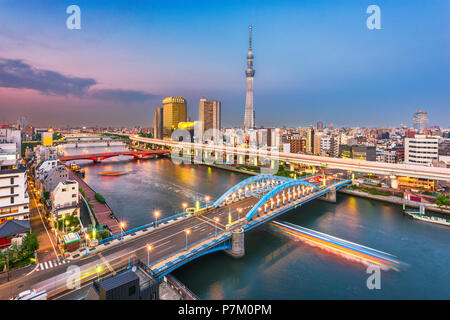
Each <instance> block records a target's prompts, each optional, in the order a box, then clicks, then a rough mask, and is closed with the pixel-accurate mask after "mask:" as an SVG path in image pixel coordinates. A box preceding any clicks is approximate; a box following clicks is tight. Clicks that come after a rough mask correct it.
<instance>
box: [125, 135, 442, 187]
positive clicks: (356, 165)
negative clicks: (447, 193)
mask: <svg viewBox="0 0 450 320" xmlns="http://www.w3.org/2000/svg"><path fill="white" fill-rule="evenodd" d="M127 136H128V137H129V138H130V139H131V140H133V141H137V142H141V143H148V144H153V145H159V146H164V147H169V148H178V149H186V148H187V149H189V150H192V151H195V152H196V153H198V154H210V153H211V152H217V153H220V154H222V156H223V157H224V158H223V159H225V161H224V163H226V164H232V163H234V161H235V160H234V157H235V156H249V157H259V158H260V159H268V160H275V161H285V162H289V163H294V164H303V165H311V166H317V167H327V168H333V169H341V170H348V171H352V172H364V173H373V174H380V175H389V176H396V177H398V176H405V177H412V178H422V179H431V180H443V181H450V168H437V167H426V166H415V165H408V164H397V163H384V162H375V161H364V160H353V159H341V158H330V157H320V156H312V155H306V154H297V153H284V152H278V151H267V150H264V149H250V148H239V147H232V146H227V145H214V144H200V143H191V142H178V141H171V140H159V139H151V138H143V137H140V136H138V135H127ZM228 155H232V157H228ZM231 158H232V159H231ZM223 159H222V160H223Z"/></svg>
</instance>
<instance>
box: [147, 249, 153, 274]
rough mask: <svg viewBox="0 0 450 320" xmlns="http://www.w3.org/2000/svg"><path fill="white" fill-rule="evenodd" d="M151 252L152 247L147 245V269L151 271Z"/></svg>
mask: <svg viewBox="0 0 450 320" xmlns="http://www.w3.org/2000/svg"><path fill="white" fill-rule="evenodd" d="M150 251H152V246H151V245H149V244H148V245H147V267H148V268H149V269H150Z"/></svg>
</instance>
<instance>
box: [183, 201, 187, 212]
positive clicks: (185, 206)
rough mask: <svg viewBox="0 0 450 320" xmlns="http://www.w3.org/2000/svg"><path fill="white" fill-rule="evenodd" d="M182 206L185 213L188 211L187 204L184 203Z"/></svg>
mask: <svg viewBox="0 0 450 320" xmlns="http://www.w3.org/2000/svg"><path fill="white" fill-rule="evenodd" d="M182 206H183V209H184V211H186V209H187V207H188V204H187V203H186V202H183V204H182Z"/></svg>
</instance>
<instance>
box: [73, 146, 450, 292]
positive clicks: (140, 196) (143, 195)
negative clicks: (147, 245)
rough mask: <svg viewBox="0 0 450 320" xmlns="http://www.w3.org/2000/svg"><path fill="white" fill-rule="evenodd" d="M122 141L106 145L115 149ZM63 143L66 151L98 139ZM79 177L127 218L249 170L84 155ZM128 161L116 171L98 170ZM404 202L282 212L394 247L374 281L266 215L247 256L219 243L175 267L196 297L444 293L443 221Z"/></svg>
mask: <svg viewBox="0 0 450 320" xmlns="http://www.w3.org/2000/svg"><path fill="white" fill-rule="evenodd" d="M118 148H120V147H111V148H109V151H115V150H117V149H118ZM99 149H100V148H79V149H65V152H66V153H67V154H77V153H82V152H84V153H87V152H89V153H95V152H100V151H105V149H104V148H101V149H102V150H99ZM81 164H82V166H83V168H84V170H85V172H86V181H87V183H89V184H90V185H91V186H92V187H93V188H94V189H95V190H96V191H97V192H99V193H101V194H102V195H103V196H104V197H105V198H106V200H107V202H108V204H109V205H110V207H111V208H112V210H113V211H114V213H115V214H116V215H117V217H118V218H119V219H121V220H124V221H126V224H127V227H128V228H132V227H136V226H139V225H142V224H145V223H148V222H150V221H152V220H153V214H152V213H153V212H154V210H156V209H158V210H160V211H161V216H162V217H164V216H168V215H172V214H174V213H178V212H181V211H182V203H183V202H188V203H189V204H190V205H193V204H194V202H195V201H204V198H205V196H206V195H208V196H210V197H211V198H212V200H214V199H216V198H218V197H219V196H220V195H221V194H222V193H223V192H225V191H226V190H227V189H228V188H229V187H231V186H233V185H234V184H236V183H238V182H239V181H241V180H243V179H245V178H246V177H247V176H246V175H243V174H239V173H233V172H229V171H225V170H220V169H214V168H210V167H207V166H198V165H175V164H173V163H172V162H171V161H170V160H169V159H157V160H138V161H136V160H131V161H128V160H127V158H126V157H119V158H114V159H108V160H105V161H104V162H102V163H100V164H96V165H93V164H91V162H89V161H83V162H81ZM119 170H120V171H126V172H127V174H126V175H123V176H116V177H105V176H99V175H98V173H99V172H101V171H119ZM401 213H402V208H401V206H397V205H393V204H388V203H383V202H379V201H374V200H369V199H363V198H358V197H354V196H348V195H344V194H338V201H337V203H336V204H331V203H326V202H323V201H320V200H315V201H313V202H311V203H308V204H306V205H304V206H301V207H299V208H297V209H295V210H292V211H290V212H288V213H286V214H284V215H282V216H281V217H280V218H279V220H281V221H288V222H291V223H294V224H297V225H300V226H303V227H306V228H310V229H314V230H317V231H320V232H323V233H327V234H330V235H333V236H337V237H340V238H343V239H345V240H349V241H352V242H356V243H358V244H361V245H365V246H368V247H371V248H374V249H378V250H381V251H384V252H387V253H390V254H393V255H395V256H397V257H398V259H399V260H401V261H402V262H404V263H406V264H408V266H407V267H406V268H404V269H403V270H401V271H399V272H397V271H393V270H390V271H381V282H380V283H381V289H379V290H377V289H373V290H369V289H368V287H367V284H366V282H367V278H368V277H369V276H370V274H368V273H367V272H366V269H367V266H365V265H363V264H362V263H360V262H356V261H351V260H348V259H347V258H344V257H341V256H337V255H336V254H334V253H331V252H327V251H325V250H323V249H321V248H317V247H313V246H311V245H309V244H307V243H304V242H302V241H299V240H292V239H291V238H288V237H286V236H285V235H284V234H281V233H279V232H277V231H275V230H274V229H273V227H271V226H270V225H266V226H264V227H261V228H259V229H255V230H252V231H250V232H249V233H246V235H245V237H246V240H245V250H246V254H245V257H244V258H242V259H239V260H235V259H232V258H231V257H229V256H227V255H226V254H224V253H221V252H217V253H213V254H210V255H206V256H203V257H201V258H199V259H197V260H195V261H192V262H190V263H189V264H187V265H185V266H183V267H182V268H180V269H178V270H176V271H175V272H174V275H175V276H176V277H177V278H179V279H180V280H181V281H182V282H184V283H185V284H186V285H187V286H188V287H189V288H190V289H191V290H192V291H193V292H195V293H196V294H197V295H198V296H199V297H200V298H201V299H450V268H449V267H448V262H449V261H450V228H448V227H446V226H440V225H435V224H429V223H425V222H420V221H415V220H412V219H410V218H408V217H406V216H403V215H402V214H401Z"/></svg>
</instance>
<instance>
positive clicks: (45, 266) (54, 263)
mask: <svg viewBox="0 0 450 320" xmlns="http://www.w3.org/2000/svg"><path fill="white" fill-rule="evenodd" d="M66 263H67V261H66V260H61V261H59V262H58V260H50V261H45V262H41V263H39V267H38V268H37V270H36V271H42V270H48V269H51V268H54V267H57V266H60V265H62V264H66Z"/></svg>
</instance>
